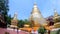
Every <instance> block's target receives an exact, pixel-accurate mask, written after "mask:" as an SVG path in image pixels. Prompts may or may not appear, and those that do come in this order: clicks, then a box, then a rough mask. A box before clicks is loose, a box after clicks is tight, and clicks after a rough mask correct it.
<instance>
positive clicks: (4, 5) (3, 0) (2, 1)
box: [0, 0, 9, 23]
mask: <svg viewBox="0 0 60 34" xmlns="http://www.w3.org/2000/svg"><path fill="white" fill-rule="evenodd" d="M8 10H9V8H8V1H7V0H0V11H1V12H2V14H3V16H4V20H5V22H6V23H7V16H8V15H7V12H8Z"/></svg>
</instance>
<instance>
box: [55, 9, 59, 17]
mask: <svg viewBox="0 0 60 34" xmlns="http://www.w3.org/2000/svg"><path fill="white" fill-rule="evenodd" d="M57 16H58V13H57V10H56V9H54V17H57Z"/></svg>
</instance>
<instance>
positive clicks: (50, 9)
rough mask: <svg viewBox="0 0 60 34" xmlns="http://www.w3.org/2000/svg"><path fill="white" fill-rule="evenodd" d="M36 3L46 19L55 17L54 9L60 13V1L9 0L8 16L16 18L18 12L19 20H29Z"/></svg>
mask: <svg viewBox="0 0 60 34" xmlns="http://www.w3.org/2000/svg"><path fill="white" fill-rule="evenodd" d="M34 2H36V4H37V6H38V8H39V10H40V12H41V14H42V16H43V17H44V18H46V17H48V16H51V15H54V9H56V10H57V12H58V14H59V13H60V0H9V12H8V15H11V17H13V16H14V13H15V12H16V11H17V13H18V16H17V18H18V19H28V18H29V17H30V14H31V11H32V8H33V5H34Z"/></svg>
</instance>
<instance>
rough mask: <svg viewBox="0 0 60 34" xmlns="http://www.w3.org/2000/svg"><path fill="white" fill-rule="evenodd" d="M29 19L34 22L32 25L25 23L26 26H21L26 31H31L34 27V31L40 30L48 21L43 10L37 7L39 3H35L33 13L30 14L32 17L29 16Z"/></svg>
mask: <svg viewBox="0 0 60 34" xmlns="http://www.w3.org/2000/svg"><path fill="white" fill-rule="evenodd" d="M29 21H30V22H31V23H32V27H29V26H30V25H27V24H26V25H24V26H25V27H24V28H20V29H21V30H25V31H29V32H31V31H32V29H33V30H34V31H36V30H38V29H39V27H40V26H41V25H42V26H43V24H45V23H46V20H45V19H44V18H43V16H42V15H41V12H40V10H39V9H38V7H37V4H36V3H34V6H33V9H32V12H31V15H30V18H29Z"/></svg>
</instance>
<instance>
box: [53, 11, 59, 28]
mask: <svg viewBox="0 0 60 34" xmlns="http://www.w3.org/2000/svg"><path fill="white" fill-rule="evenodd" d="M59 18H60V16H59V14H58V13H57V11H56V10H55V11H54V18H53V20H54V21H57V20H58V19H59ZM54 27H55V28H60V21H59V22H58V21H57V22H55V23H54Z"/></svg>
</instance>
